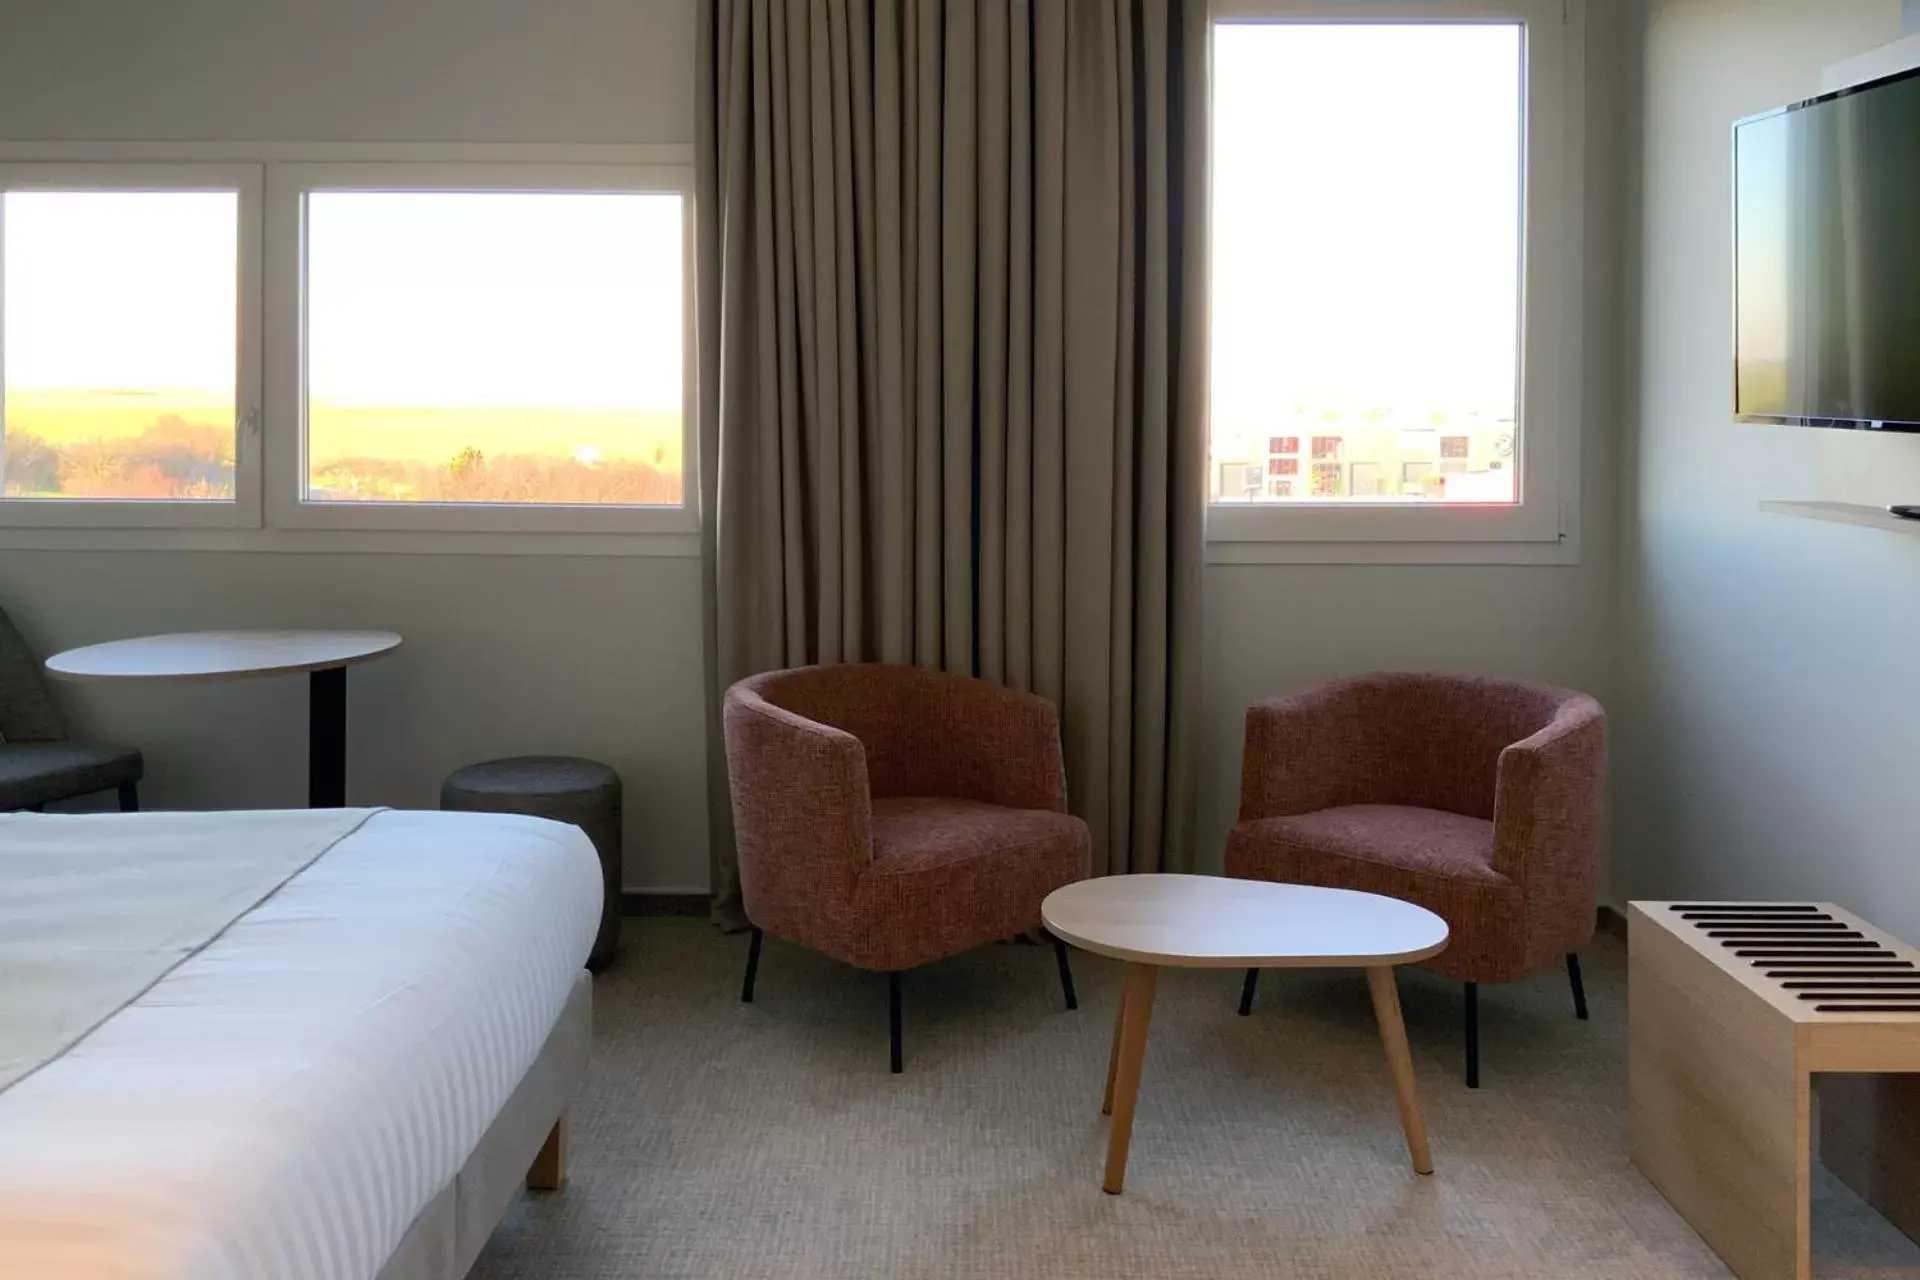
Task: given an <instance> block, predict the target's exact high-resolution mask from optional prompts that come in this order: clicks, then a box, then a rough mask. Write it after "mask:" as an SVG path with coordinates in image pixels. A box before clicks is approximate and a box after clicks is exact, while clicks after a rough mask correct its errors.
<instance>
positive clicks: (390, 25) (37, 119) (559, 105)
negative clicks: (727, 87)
mask: <svg viewBox="0 0 1920 1280" xmlns="http://www.w3.org/2000/svg"><path fill="white" fill-rule="evenodd" d="M693 10H694V6H693V0H0V138H5V139H9V140H25V141H42V140H50V139H60V140H68V139H91V140H97V141H145V140H165V141H170V142H174V141H189V142H219V141H229V140H242V141H267V142H574V143H621V142H629V143H631V142H691V141H693V32H694V24H693Z"/></svg>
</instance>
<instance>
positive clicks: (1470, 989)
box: [1467, 982, 1480, 1089]
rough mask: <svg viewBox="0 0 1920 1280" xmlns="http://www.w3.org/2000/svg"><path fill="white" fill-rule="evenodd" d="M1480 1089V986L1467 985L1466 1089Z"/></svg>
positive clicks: (1470, 983)
mask: <svg viewBox="0 0 1920 1280" xmlns="http://www.w3.org/2000/svg"><path fill="white" fill-rule="evenodd" d="M1479 1087H1480V984H1479V983H1477V982H1469V983H1468V984H1467V1088H1469V1089H1478V1088H1479Z"/></svg>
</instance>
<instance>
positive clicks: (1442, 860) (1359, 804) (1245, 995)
mask: <svg viewBox="0 0 1920 1280" xmlns="http://www.w3.org/2000/svg"><path fill="white" fill-rule="evenodd" d="M1605 747H1606V718H1605V716H1604V714H1603V713H1602V712H1601V710H1600V704H1599V703H1597V702H1595V701H1594V700H1593V699H1592V698H1590V697H1588V696H1587V695H1585V694H1582V693H1573V692H1569V691H1568V690H1565V689H1554V688H1549V687H1546V686H1544V685H1533V684H1520V683H1515V682H1510V681H1500V680H1485V679H1479V678H1476V677H1473V676H1458V675H1441V674H1430V673H1419V672H1379V673H1375V674H1372V675H1364V676H1359V677H1356V678H1353V679H1347V680H1335V681H1330V682H1328V683H1326V684H1320V685H1315V686H1312V687H1310V688H1307V689H1303V690H1301V691H1300V692H1298V693H1295V694H1292V695H1289V696H1287V697H1283V698H1273V699H1269V700H1268V701H1265V702H1259V703H1255V704H1254V705H1253V706H1252V707H1250V708H1248V710H1247V743H1246V755H1245V759H1244V761H1243V765H1242V781H1241V792H1240V821H1239V823H1238V824H1237V825H1236V826H1235V827H1234V829H1233V834H1232V836H1231V837H1230V838H1229V840H1228V843H1227V865H1226V870H1227V874H1228V875H1230V876H1237V877H1241V878H1244V879H1249V880H1277V881H1284V882H1288V883H1294V884H1314V885H1328V886H1332V887H1336V888H1343V889H1359V890H1363V891H1365V892H1369V893H1380V894H1385V895H1387V896H1389V897H1394V898H1402V899H1405V900H1407V901H1409V902H1415V903H1418V904H1419V905H1421V906H1423V907H1426V908H1427V909H1428V910H1430V911H1433V912H1434V913H1436V914H1437V915H1439V916H1440V917H1441V918H1442V919H1444V920H1445V921H1446V922H1447V926H1448V928H1449V929H1451V930H1452V935H1453V936H1452V940H1451V942H1450V943H1449V944H1448V946H1447V949H1446V950H1445V951H1443V952H1441V953H1440V954H1439V955H1438V956H1436V957H1435V958H1434V959H1433V960H1431V961H1429V962H1428V963H1429V964H1430V965H1431V967H1433V968H1435V969H1438V970H1439V971H1440V972H1441V973H1444V974H1446V975H1447V976H1449V977H1453V978H1459V979H1461V980H1463V981H1464V982H1465V983H1466V1075H1467V1084H1468V1086H1469V1087H1473V1088H1478V1087H1479V1084H1480V1034H1479V984H1480V983H1482V982H1509V981H1512V980H1514V979H1516V978H1521V977H1525V976H1526V975H1528V974H1530V973H1533V972H1535V971H1536V970H1538V969H1540V968H1541V967H1542V966H1544V965H1546V964H1548V963H1550V962H1552V961H1553V960H1555V959H1556V958H1558V957H1560V956H1565V957H1566V964H1567V976H1568V979H1569V981H1570V982H1571V984H1572V987H1573V1001H1574V1012H1575V1014H1576V1015H1577V1016H1578V1017H1581V1018H1585V1017H1586V1016H1587V1003H1586V994H1585V991H1584V990H1583V989H1582V987H1581V983H1580V959H1579V956H1578V954H1577V952H1578V951H1579V949H1580V947H1581V946H1583V945H1584V944H1585V943H1586V942H1587V940H1588V939H1589V938H1591V937H1592V936H1593V928H1594V915H1595V905H1596V898H1597V894H1598V879H1599V872H1600V812H1601V792H1602V787H1603V782H1604V777H1605ZM1258 977H1259V973H1258V971H1257V970H1248V972H1247V980H1246V986H1245V988H1244V989H1243V991H1242V993H1241V999H1240V1012H1241V1013H1242V1014H1246V1013H1249V1012H1251V1010H1252V1007H1253V995H1254V988H1255V984H1256V982H1257V980H1258Z"/></svg>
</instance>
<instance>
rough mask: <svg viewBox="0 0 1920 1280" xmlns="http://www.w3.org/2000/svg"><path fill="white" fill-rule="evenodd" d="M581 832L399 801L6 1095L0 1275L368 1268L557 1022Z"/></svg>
mask: <svg viewBox="0 0 1920 1280" xmlns="http://www.w3.org/2000/svg"><path fill="white" fill-rule="evenodd" d="M599 913H600V873H599V867H598V863H597V860H596V859H595V856H594V853H593V848H592V845H591V844H590V843H589V842H588V841H587V839H586V837H585V836H584V835H582V834H581V833H580V832H579V830H578V829H576V828H573V827H567V826H563V825H560V824H557V823H550V822H546V821H543V820H541V819H537V818H518V817H511V816H502V815H490V814H461V813H382V814H378V815H376V816H375V817H373V818H372V819H371V820H369V821H368V822H367V823H366V824H365V825H364V826H362V827H361V828H360V829H359V830H358V831H357V832H355V833H354V834H352V835H350V836H348V837H347V838H346V839H344V840H342V841H341V842H340V843H339V844H338V845H336V846H335V847H334V848H333V849H332V850H331V851H330V852H328V853H327V854H325V855H324V856H322V857H321V858H320V859H319V860H318V861H316V862H315V863H314V864H313V865H312V866H310V867H308V868H307V869H306V870H305V871H303V872H301V873H300V874H299V875H297V876H295V877H294V878H293V879H292V880H290V881H288V882H287V884H286V885H284V886H283V887H282V888H281V889H280V890H279V891H278V892H276V893H275V894H273V895H272V896H271V897H269V898H268V899H267V900H266V901H265V902H263V903H261V904H260V906H258V907H256V908H255V909H254V910H252V911H250V912H248V913H247V914H246V915H244V916H242V917H241V918H240V919H239V920H237V921H235V922H234V924H233V925H232V926H231V927H230V928H229V929H228V930H227V931H226V932H225V933H224V934H223V935H222V936H221V937H220V938H219V939H217V940H216V941H215V942H213V943H212V944H210V945H209V946H207V947H206V948H205V949H204V950H202V951H201V952H200V953H199V954H197V955H195V956H193V957H192V958H190V959H188V960H186V961H185V962H183V963H182V964H181V965H179V966H178V967H177V968H176V969H174V971H173V972H172V973H170V974H169V975H168V976H166V977H165V978H162V979H161V980H160V981H159V982H157V983H156V984H154V986H153V987H152V988H151V989H150V990H148V991H147V992H146V993H145V994H144V995H143V996H141V997H140V998H139V999H138V1000H136V1001H134V1002H133V1003H132V1004H130V1005H128V1006H127V1007H126V1008H125V1009H123V1010H121V1011H120V1012H119V1013H118V1014H116V1015H114V1016H113V1017H112V1018H110V1019H108V1020H107V1021H106V1022H105V1023H103V1024H102V1025H101V1026H100V1027H98V1028H97V1029H96V1030H94V1031H93V1032H92V1034H90V1035H88V1036H87V1037H86V1038H84V1039H83V1040H81V1041H80V1042H79V1043H77V1044H75V1045H74V1046H73V1048H71V1049H70V1050H69V1051H68V1052H67V1053H66V1054H65V1055H63V1056H62V1057H61V1058H59V1059H58V1060H56V1061H55V1062H53V1063H50V1064H49V1065H48V1066H46V1067H45V1068H43V1069H42V1070H40V1071H39V1072H38V1073H36V1074H34V1075H32V1076H29V1077H27V1078H26V1079H24V1080H22V1081H20V1082H19V1083H18V1084H16V1085H14V1086H13V1087H12V1088H10V1089H8V1090H6V1091H5V1092H4V1093H0V1276H6V1277H9V1278H11V1277H15V1276H22V1277H35V1278H36V1280H39V1278H42V1277H46V1278H49V1280H273V1278H279V1277H285V1278H287V1280H360V1278H363V1277H372V1276H373V1275H374V1274H375V1273H376V1272H377V1271H378V1270H379V1268H380V1266H381V1264H382V1263H383V1262H384V1261H385V1260H386V1257H387V1255H388V1254H389V1253H390V1252H391V1251H392V1250H393V1248H394V1246H395V1245H396V1244H397V1243H398V1242H399V1240H400V1238H401V1236H402V1235H403V1234H404V1233H405V1232H406V1230H407V1227H408V1225H409V1224H410V1223H411V1222H412V1220H413V1218H414V1217H415V1215H416V1214H418V1213H419V1211H420V1210H421V1209H422V1208H423V1207H424V1206H425V1205H426V1204H427V1202H428V1201H429V1200H430V1199H431V1198H432V1197H433V1196H434V1195H435V1194H436V1193H437V1192H439V1191H440V1190H441V1189H442V1188H443V1187H444V1186H446V1185H447V1183H448V1182H449V1181H450V1180H451V1179H452V1177H453V1175H454V1173H455V1172H456V1171H457V1170H458V1169H459V1167H460V1165H461V1163H462V1162H463V1161H464V1160H465V1158H466V1156H467V1155H468V1153H469V1152H470V1151H471V1150H472V1149H473V1147H474V1145H475V1143H476V1142H477V1141H478V1140H479V1138H480V1135H481V1134H482V1133H483V1132H484V1131H485V1129H486V1127H487V1124H488V1123H489V1121H491V1120H492V1118H493V1116H494V1114H495V1113H496V1112H497V1111H498V1110H499V1108H500V1107H501V1105H502V1104H503V1103H504V1102H505V1100H506V1098H507V1096H508V1094H509V1093H510V1092H511V1091H512V1089H513V1087H514V1085H515V1084H516V1083H517V1082H518V1080H519V1079H520V1077H521V1075H522V1074H523V1073H524V1072H525V1071H526V1069H527V1067H528V1065H529V1064H530V1063H531V1062H532V1061H533V1059H534V1056H535V1054H536V1053H537V1052H538V1050H539V1048H540V1045H541V1043H542V1042H543V1041H544V1040H545V1038H546V1035H547V1033H548V1031H549V1030H550V1029H551V1027H552V1026H553V1023H554V1020H555V1019H556V1018H557V1017H558V1015H559V1013H560V1010H561V1008H562V1007H563V1006H564V1004H565V1002H566V998H567V993H568V990H569V988H570V987H571V985H572V983H573V980H574V976H575V975H576V974H577V973H578V972H579V969H580V967H581V965H582V964H583V963H584V962H585V960H586V955H587V951H588V949H589V948H590V946H591V944H592V941H593V935H594V930H595V928H596V927H597V925H598V923H599Z"/></svg>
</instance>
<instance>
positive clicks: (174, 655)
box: [47, 631, 400, 681]
mask: <svg viewBox="0 0 1920 1280" xmlns="http://www.w3.org/2000/svg"><path fill="white" fill-rule="evenodd" d="M399 644H400V637H399V636H398V635H396V634H394V633H393V632H391V631H189V632H183V633H180V634H176V635H164V636H141V637H139V638H138V639H134V640H111V641H108V642H107V643H106V644H91V645H88V646H86V647H85V648H84V649H69V650H67V651H66V652H65V653H56V654H54V655H53V656H52V657H51V658H48V659H47V672H48V674H50V675H53V676H57V677H58V678H60V679H62V680H180V681H201V680H243V679H246V678H247V677H249V676H276V675H293V674H297V673H299V672H302V671H322V670H325V669H327V668H329V667H350V666H353V665H355V664H356V663H361V662H370V661H372V660H373V659H375V658H377V657H379V656H380V655H382V654H384V653H388V652H390V651H391V650H393V649H395V648H398V647H399Z"/></svg>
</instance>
